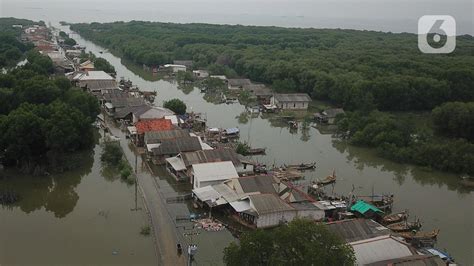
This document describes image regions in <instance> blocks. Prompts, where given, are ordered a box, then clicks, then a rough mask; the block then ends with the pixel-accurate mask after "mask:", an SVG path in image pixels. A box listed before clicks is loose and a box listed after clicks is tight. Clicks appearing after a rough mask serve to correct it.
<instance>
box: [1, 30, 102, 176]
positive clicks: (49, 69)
mask: <svg viewBox="0 0 474 266" xmlns="http://www.w3.org/2000/svg"><path fill="white" fill-rule="evenodd" d="M2 41H3V39H2V40H1V41H0V42H2ZM27 60H28V62H27V63H26V64H25V65H24V66H22V67H17V68H15V69H12V70H10V71H9V72H7V73H6V74H0V132H2V134H0V158H2V161H3V163H4V164H5V165H7V166H18V167H19V168H21V169H22V170H24V171H25V172H29V173H35V174H41V173H42V172H44V171H45V170H44V169H46V167H47V166H52V165H58V164H60V161H61V158H62V157H63V155H65V154H70V153H72V152H75V151H78V150H82V149H85V148H88V147H91V145H92V144H93V143H94V137H93V127H92V123H93V122H94V121H95V118H96V116H97V114H98V113H99V104H98V102H97V100H96V99H95V98H94V97H92V96H90V95H88V94H87V93H85V92H83V91H82V90H80V89H78V88H73V87H71V83H70V82H69V80H68V79H66V78H64V77H56V78H52V77H51V76H50V75H51V74H52V73H53V71H54V68H53V63H52V61H51V60H50V59H49V58H48V57H46V56H43V55H40V54H39V53H38V52H36V51H34V50H32V51H29V52H28V53H27Z"/></svg>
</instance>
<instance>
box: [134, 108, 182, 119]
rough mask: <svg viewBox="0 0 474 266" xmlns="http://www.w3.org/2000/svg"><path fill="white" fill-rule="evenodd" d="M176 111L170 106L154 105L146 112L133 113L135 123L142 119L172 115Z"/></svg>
mask: <svg viewBox="0 0 474 266" xmlns="http://www.w3.org/2000/svg"><path fill="white" fill-rule="evenodd" d="M172 115H174V112H173V111H171V110H170V109H168V108H164V107H157V106H153V107H151V108H150V109H148V110H146V111H145V112H137V113H133V123H136V122H138V121H142V120H154V119H161V118H165V117H166V116H172Z"/></svg>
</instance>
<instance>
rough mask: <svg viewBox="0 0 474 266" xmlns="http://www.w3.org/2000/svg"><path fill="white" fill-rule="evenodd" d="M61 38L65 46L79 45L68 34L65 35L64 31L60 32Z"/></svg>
mask: <svg viewBox="0 0 474 266" xmlns="http://www.w3.org/2000/svg"><path fill="white" fill-rule="evenodd" d="M59 36H60V37H61V38H63V39H64V44H65V45H69V46H74V45H76V44H77V43H76V41H75V40H74V39H72V38H70V37H69V35H68V34H67V33H65V32H64V31H60V32H59Z"/></svg>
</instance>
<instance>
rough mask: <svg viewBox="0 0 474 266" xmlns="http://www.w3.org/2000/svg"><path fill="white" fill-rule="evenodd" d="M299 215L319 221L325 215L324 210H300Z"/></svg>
mask: <svg viewBox="0 0 474 266" xmlns="http://www.w3.org/2000/svg"><path fill="white" fill-rule="evenodd" d="M297 216H298V217H299V218H309V219H312V220H316V221H318V220H322V219H323V218H324V216H325V215H324V211H323V210H298V213H297Z"/></svg>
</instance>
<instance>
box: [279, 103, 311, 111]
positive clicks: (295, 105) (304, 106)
mask: <svg viewBox="0 0 474 266" xmlns="http://www.w3.org/2000/svg"><path fill="white" fill-rule="evenodd" d="M276 106H278V107H279V108H280V109H285V110H305V109H308V103H305V102H294V103H291V102H285V103H278V104H277V105H276Z"/></svg>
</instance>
